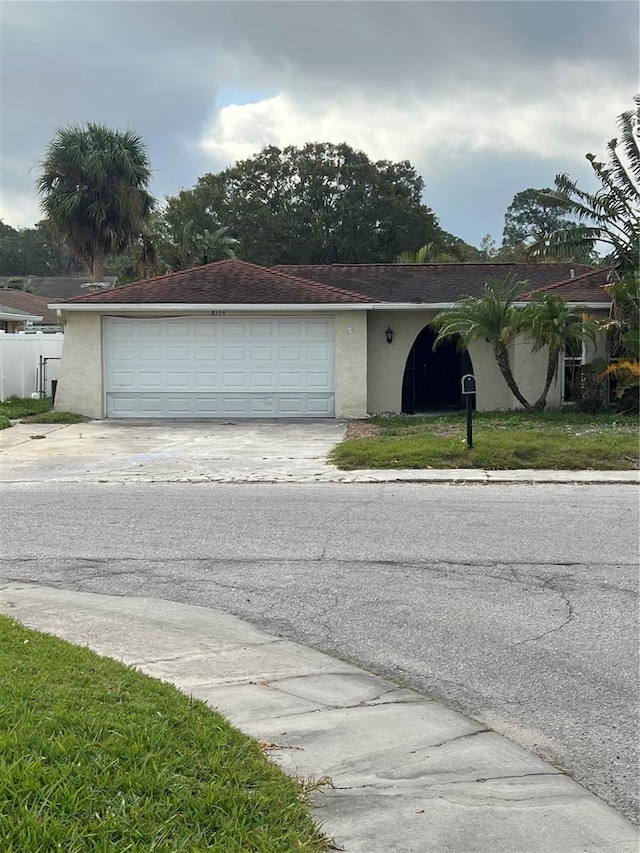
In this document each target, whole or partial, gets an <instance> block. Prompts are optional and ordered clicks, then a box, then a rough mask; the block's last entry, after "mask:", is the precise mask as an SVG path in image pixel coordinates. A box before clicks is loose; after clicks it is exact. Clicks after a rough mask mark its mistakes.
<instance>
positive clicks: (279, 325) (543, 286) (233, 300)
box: [50, 259, 609, 418]
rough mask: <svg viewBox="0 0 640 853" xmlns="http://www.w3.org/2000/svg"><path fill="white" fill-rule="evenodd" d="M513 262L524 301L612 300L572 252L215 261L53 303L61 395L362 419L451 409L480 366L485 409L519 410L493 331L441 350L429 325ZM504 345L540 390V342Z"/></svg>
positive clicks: (521, 375) (598, 307) (78, 408)
mask: <svg viewBox="0 0 640 853" xmlns="http://www.w3.org/2000/svg"><path fill="white" fill-rule="evenodd" d="M511 272H515V273H516V274H517V275H518V277H519V278H521V279H523V280H524V279H526V280H527V281H528V283H529V288H530V290H529V295H528V296H527V297H525V299H526V298H530V294H531V293H534V292H536V291H539V290H552V291H553V292H555V293H557V294H559V295H561V296H563V297H564V298H565V299H567V300H568V301H569V302H571V303H575V304H576V305H584V306H587V307H588V308H589V309H590V310H591V311H592V312H594V313H596V314H602V315H603V316H605V315H606V313H607V312H608V310H609V297H608V295H607V293H606V291H605V290H604V289H603V285H604V284H606V278H607V270H606V269H603V268H593V267H588V266H584V265H578V264H573V265H572V264H563V263H558V264H424V265H396V264H373V265H367V264H363V265H331V266H279V267H274V268H264V267H260V266H256V265H254V264H250V263H246V262H244V261H240V260H237V259H234V260H228V261H219V262H217V263H213V264H208V265H206V266H202V267H196V268H194V269H190V270H185V271H182V272H178V273H173V274H170V275H164V276H161V277H157V278H153V279H149V280H147V281H143V282H138V283H135V284H130V285H125V286H124V287H119V288H114V289H110V290H105V291H103V292H100V293H90V294H87V295H85V296H82V297H76V298H73V299H70V300H69V301H67V302H64V303H54V304H52V305H51V306H50V307H51V308H52V309H55V310H56V311H58V312H60V314H61V316H62V317H63V318H64V319H65V321H66V335H65V344H64V352H63V359H62V368H61V375H60V380H59V383H58V394H57V399H56V406H57V408H58V409H60V410H67V411H71V412H78V413H80V414H83V415H87V416H89V417H95V418H102V417H108V418H207V417H211V418H216V417H234V418H239V417H268V418H271V417H340V418H349V417H363V416H365V415H366V414H367V413H376V412H385V411H394V412H397V411H401V410H404V411H421V410H425V409H428V408H446V407H455V406H458V405H459V404H460V377H461V374H462V373H465V372H473V373H474V375H475V377H476V384H477V388H478V393H477V408H478V409H484V410H491V409H505V408H515V407H517V404H516V401H515V400H514V398H513V397H512V395H511V392H510V390H509V388H508V387H507V385H506V383H505V381H504V379H503V377H502V375H501V374H500V372H499V370H498V367H497V365H496V363H495V360H494V358H493V354H492V351H491V348H490V346H489V345H488V344H487V343H485V342H484V341H479V342H477V343H475V344H473V345H472V346H471V347H470V349H469V352H468V353H465V354H463V355H461V354H460V353H459V352H458V350H457V349H456V346H455V344H454V343H452V344H449V345H445V346H443V347H440V348H438V350H436V351H435V352H434V351H433V350H432V344H433V339H434V332H433V330H432V329H431V328H430V325H429V324H430V322H431V321H432V320H433V318H434V317H435V316H436V314H437V313H438V312H439V311H442V310H443V309H445V308H448V307H450V306H451V305H452V304H453V303H454V302H455V301H456V300H457V299H459V298H461V297H463V296H467V295H468V296H475V295H478V294H479V293H480V292H481V290H482V288H483V286H484V284H485V282H486V280H487V277H488V276H489V275H493V276H495V277H498V278H502V277H504V276H506V275H507V274H508V273H511ZM593 355H594V353H591V352H585V353H584V358H585V360H591V358H592V357H593ZM511 356H512V366H513V372H514V375H515V378H516V381H517V382H518V384H519V385H520V387H521V389H522V390H523V392H524V393H525V395H527V394H531V395H532V396H533V395H536V394H537V393H538V392H539V391H540V389H541V387H542V384H543V380H544V375H545V369H546V355H545V353H544V352H538V353H532V351H531V346H530V345H529V344H528V342H527V341H526V340H525V339H518V340H517V341H516V342H515V344H514V345H513V347H512V353H511ZM561 386H562V383H561V382H558V383H557V384H556V386H555V387H553V388H552V390H551V393H550V395H549V403H548V404H549V405H550V406H559V405H560V403H561V400H562V387H561Z"/></svg>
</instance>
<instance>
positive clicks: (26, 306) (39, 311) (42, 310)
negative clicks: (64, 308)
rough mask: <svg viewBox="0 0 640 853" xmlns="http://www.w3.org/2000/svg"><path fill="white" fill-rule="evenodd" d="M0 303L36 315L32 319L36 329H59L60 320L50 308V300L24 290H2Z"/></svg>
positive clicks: (0, 291)
mask: <svg viewBox="0 0 640 853" xmlns="http://www.w3.org/2000/svg"><path fill="white" fill-rule="evenodd" d="M0 303H2V304H3V305H5V306H7V307H8V308H11V309H13V310H16V311H23V312H25V313H26V314H31V315H34V316H36V319H35V320H32V321H31V322H32V326H33V329H34V330H35V331H45V330H46V331H49V330H52V331H58V330H59V328H60V321H59V318H58V316H57V315H56V312H55V311H52V310H51V309H50V308H49V300H48V299H45V298H44V297H43V296H36V294H35V293H27V292H25V291H24V290H11V289H8V290H0Z"/></svg>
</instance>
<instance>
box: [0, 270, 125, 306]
mask: <svg viewBox="0 0 640 853" xmlns="http://www.w3.org/2000/svg"><path fill="white" fill-rule="evenodd" d="M89 278H90V277H89V276H88V274H87V273H86V272H85V273H74V274H73V275H22V276H15V275H14V276H0V288H6V287H7V285H9V286H10V285H11V284H15V283H18V284H20V286H21V287H24V288H25V289H26V290H28V291H29V292H30V293H32V294H35V295H36V296H42V297H44V298H45V299H47V300H48V301H49V302H51V300H52V299H70V298H72V297H74V296H81V295H82V294H83V293H85V292H86V289H87V287H88V286H90V282H89ZM116 281H117V276H115V275H105V276H104V282H105V284H108V285H109V286H110V287H114V286H115V284H116ZM3 292H6V291H3ZM23 292H24V291H23Z"/></svg>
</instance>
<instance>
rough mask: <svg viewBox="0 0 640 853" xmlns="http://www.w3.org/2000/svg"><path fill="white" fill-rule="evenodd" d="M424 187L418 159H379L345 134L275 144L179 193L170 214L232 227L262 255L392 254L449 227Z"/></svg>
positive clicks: (300, 258) (241, 249) (353, 258)
mask: <svg viewBox="0 0 640 853" xmlns="http://www.w3.org/2000/svg"><path fill="white" fill-rule="evenodd" d="M422 190H423V181H422V178H420V176H419V175H418V174H417V173H416V171H415V169H414V168H413V166H412V165H411V164H410V163H409V162H407V161H403V162H400V163H392V162H391V161H388V160H381V161H378V162H372V161H371V160H370V159H369V158H368V157H367V155H366V154H364V153H363V152H361V151H355V150H354V149H352V148H351V147H350V146H349V145H346V144H344V143H343V144H340V145H334V144H332V143H328V142H324V143H308V144H306V145H304V146H303V147H301V148H297V147H295V146H289V147H287V148H284V149H280V148H277V147H275V146H267V147H266V148H264V149H263V150H262V151H261V152H260V153H258V154H256V155H255V156H254V157H251V158H249V159H247V160H243V161H241V162H238V163H236V164H235V165H234V166H231V167H230V168H228V169H226V170H225V171H223V172H219V173H217V174H207V175H204V176H203V177H201V178H200V179H199V181H198V182H197V184H196V186H195V187H194V188H193V189H191V190H183V191H182V192H181V193H179V194H178V195H177V196H174V197H172V198H169V199H168V200H167V208H166V219H167V222H168V223H169V225H170V227H171V228H172V229H173V231H174V233H180V229H181V228H182V227H183V226H184V224H185V223H186V222H188V221H189V220H191V221H193V222H194V224H195V227H196V228H197V229H201V230H207V231H209V232H210V233H212V234H213V233H214V232H215V231H216V230H217V229H219V228H222V227H227V228H228V229H229V233H230V234H233V236H234V237H236V238H237V239H238V241H239V242H238V250H237V251H238V255H239V256H240V257H242V258H243V259H245V260H247V261H252V262H254V263H259V264H265V265H269V264H275V263H297V264H322V263H327V264H328V263H367V262H369V263H372V262H383V261H387V262H389V261H393V260H394V258H395V257H396V256H397V255H398V254H399V253H400V252H401V251H402V250H411V251H415V250H416V249H418V248H419V247H420V246H422V245H423V244H424V243H425V242H429V241H435V240H437V238H438V237H439V235H440V234H441V231H440V227H439V225H438V222H437V220H436V218H435V216H434V214H433V213H432V211H431V210H430V209H429V208H428V207H426V206H425V205H424V204H423V203H422V201H421V195H422Z"/></svg>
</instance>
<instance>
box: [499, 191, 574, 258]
mask: <svg viewBox="0 0 640 853" xmlns="http://www.w3.org/2000/svg"><path fill="white" fill-rule="evenodd" d="M550 192H551V189H550V188H549V187H546V188H545V189H541V190H535V189H528V190H522V192H519V193H516V194H515V195H514V197H513V201H512V202H511V204H510V205H509V207H508V208H507V212H506V213H505V216H504V232H503V235H502V245H503V246H518V245H519V244H521V243H528V244H531V243H538V242H539V241H540V240H542V241H544V243H545V244H546V243H548V241H549V239H550V238H551V235H552V234H553V233H554V232H556V231H561V230H563V229H565V228H569V227H571V226H573V225H575V220H572V219H568V218H567V217H566V216H563V214H562V212H561V211H560V210H559V209H558V208H557V207H556V205H555V204H553V203H551V202H549V201H547V199H546V198H545V195H544V194H545V193H547V194H548V193H550Z"/></svg>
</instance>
